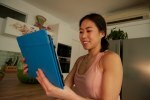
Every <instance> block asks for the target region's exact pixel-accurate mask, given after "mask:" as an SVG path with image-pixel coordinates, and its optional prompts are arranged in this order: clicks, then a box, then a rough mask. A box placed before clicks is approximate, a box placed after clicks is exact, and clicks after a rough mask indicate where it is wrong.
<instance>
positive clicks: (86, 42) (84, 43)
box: [82, 41, 90, 45]
mask: <svg viewBox="0 0 150 100" xmlns="http://www.w3.org/2000/svg"><path fill="white" fill-rule="evenodd" d="M89 42H90V41H82V44H83V45H87V44H88V43H89Z"/></svg>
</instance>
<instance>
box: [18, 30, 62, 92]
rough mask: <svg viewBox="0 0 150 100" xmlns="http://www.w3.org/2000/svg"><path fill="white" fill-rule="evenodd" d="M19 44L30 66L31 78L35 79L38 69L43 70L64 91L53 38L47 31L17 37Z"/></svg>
mask: <svg viewBox="0 0 150 100" xmlns="http://www.w3.org/2000/svg"><path fill="white" fill-rule="evenodd" d="M17 42H18V44H19V47H20V50H21V53H22V55H23V57H24V58H25V59H26V61H25V62H26V63H27V64H28V74H29V76H31V77H34V78H35V77H36V71H37V69H38V68H41V69H42V70H43V72H44V74H45V76H46V77H47V78H48V80H49V81H50V82H51V83H52V84H53V85H55V86H57V87H59V88H62V89H63V87H64V83H63V79H62V73H61V70H60V67H59V62H58V59H57V56H56V53H55V49H54V44H53V41H52V38H51V36H48V34H47V32H46V31H45V30H39V31H37V32H33V33H30V34H25V35H23V36H19V37H17Z"/></svg>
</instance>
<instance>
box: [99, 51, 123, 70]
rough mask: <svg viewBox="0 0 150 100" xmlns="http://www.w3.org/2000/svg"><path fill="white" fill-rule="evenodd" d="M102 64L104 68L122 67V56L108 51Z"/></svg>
mask: <svg viewBox="0 0 150 100" xmlns="http://www.w3.org/2000/svg"><path fill="white" fill-rule="evenodd" d="M102 64H103V67H104V68H109V69H110V68H117V67H122V62H121V59H120V56H119V55H118V54H117V53H115V52H113V51H106V52H105V54H104V55H103V57H102Z"/></svg>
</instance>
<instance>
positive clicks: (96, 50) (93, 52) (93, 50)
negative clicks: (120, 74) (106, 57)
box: [88, 46, 101, 57]
mask: <svg viewBox="0 0 150 100" xmlns="http://www.w3.org/2000/svg"><path fill="white" fill-rule="evenodd" d="M100 49H101V47H100V46H97V47H96V48H93V49H90V50H89V51H88V55H89V57H93V56H96V55H97V54H98V53H99V52H100Z"/></svg>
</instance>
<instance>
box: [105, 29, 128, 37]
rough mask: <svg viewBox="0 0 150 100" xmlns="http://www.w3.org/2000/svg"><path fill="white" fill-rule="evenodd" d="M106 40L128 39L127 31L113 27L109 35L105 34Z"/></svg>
mask: <svg viewBox="0 0 150 100" xmlns="http://www.w3.org/2000/svg"><path fill="white" fill-rule="evenodd" d="M107 39H108V40H119V39H128V34H127V32H124V31H123V30H121V29H118V30H117V29H116V28H113V29H111V32H110V34H109V35H107Z"/></svg>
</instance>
